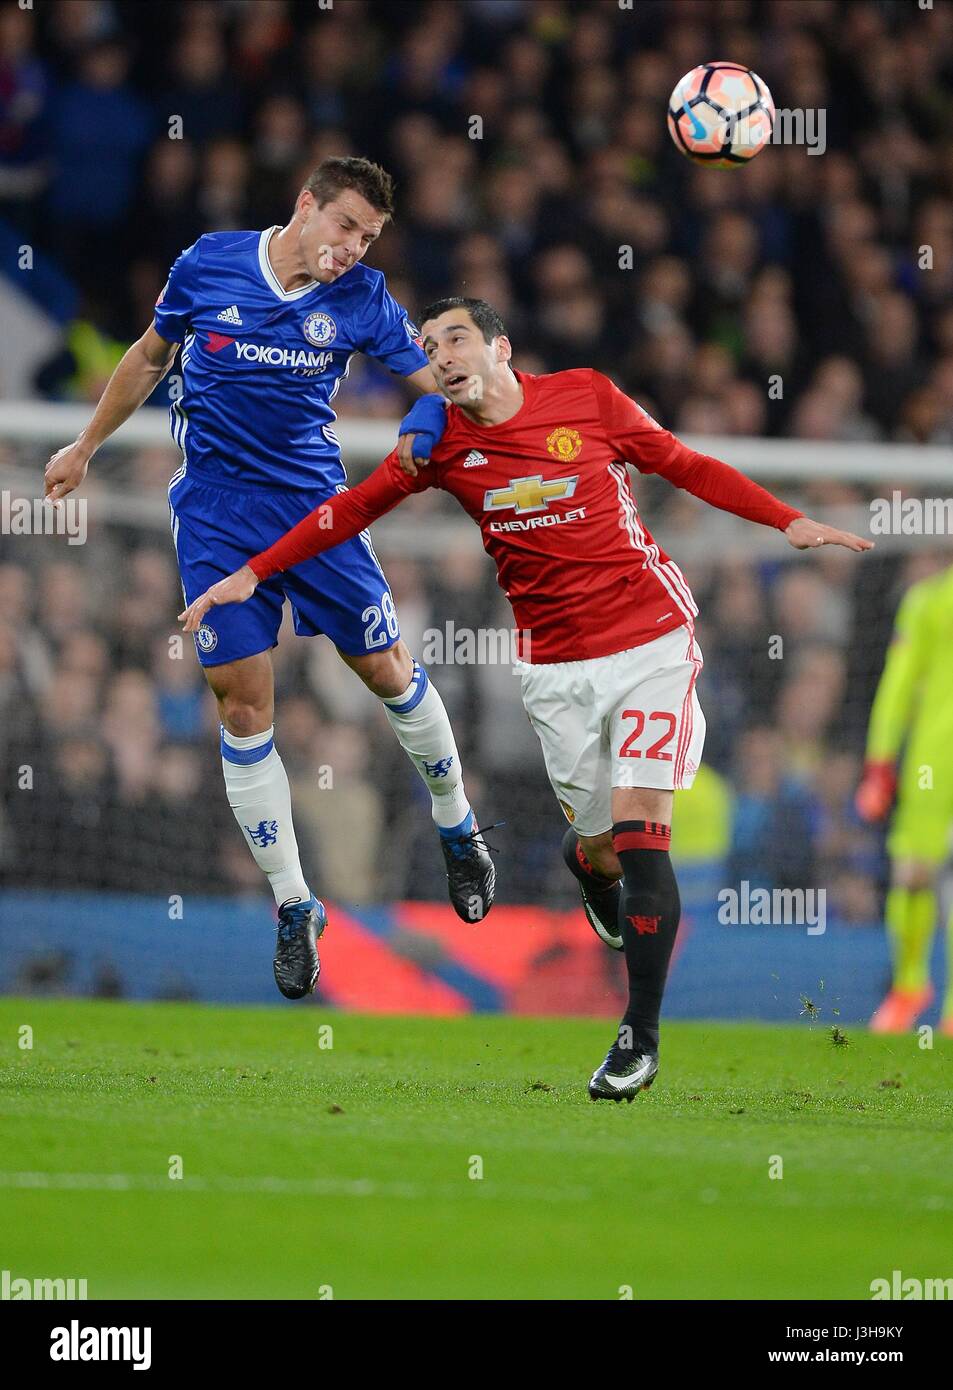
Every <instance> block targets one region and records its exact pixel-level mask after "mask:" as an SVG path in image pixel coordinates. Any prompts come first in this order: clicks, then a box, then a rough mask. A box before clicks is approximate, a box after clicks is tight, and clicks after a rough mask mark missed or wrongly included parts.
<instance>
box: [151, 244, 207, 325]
mask: <svg viewBox="0 0 953 1390" xmlns="http://www.w3.org/2000/svg"><path fill="white" fill-rule="evenodd" d="M199 245H200V243H199V242H198V241H196V242H193V244H192V245H191V246H189V247H188V248H187V249H186V250H185V251H183V252H182V254H181V256H180V257H179V258H178V260H177V261H176V263H175V265H174V266H173V267H172V269H171V270H170V271H169V278H168V280H166V282H165V287H164V289H163V290H162V293H161V294H160V295H159V298H158V299H157V300H156V308H155V324H156V332H157V333H158V335H159V337H160V338H164V339H165V340H166V342H167V343H182V342H184V341H185V335H186V333H188V331H189V325H190V324H191V321H192V312H193V308H194V304H195V289H196V282H197V272H198V259H199Z"/></svg>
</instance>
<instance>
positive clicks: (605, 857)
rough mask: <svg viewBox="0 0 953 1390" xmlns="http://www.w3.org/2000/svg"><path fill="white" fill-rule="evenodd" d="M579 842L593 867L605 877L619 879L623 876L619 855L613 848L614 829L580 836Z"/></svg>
mask: <svg viewBox="0 0 953 1390" xmlns="http://www.w3.org/2000/svg"><path fill="white" fill-rule="evenodd" d="M579 843H580V845H581V846H582V849H583V853H584V854H585V856H586V858H587V859H588V860H589V863H590V864H591V865H592V867H593V869H594V870H595V872H596V873H597V874H600V875H601V876H602V877H603V878H611V879H617V878H620V877H621V876H622V865H621V864H620V863H619V856H618V855H617V854H616V852H615V850H614V849H613V848H612V831H611V830H607V831H606V832H605V833H604V834H602V835H592V836H584V835H580V836H579Z"/></svg>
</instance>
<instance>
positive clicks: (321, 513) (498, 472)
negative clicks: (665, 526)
mask: <svg viewBox="0 0 953 1390" xmlns="http://www.w3.org/2000/svg"><path fill="white" fill-rule="evenodd" d="M421 334H422V339H423V345H424V351H425V352H426V354H427V357H428V360H429V362H430V366H431V370H432V372H433V375H434V379H435V380H436V383H437V386H438V387H439V389H440V391H441V392H442V393H443V394H444V396H445V397H447V398H448V400H449V402H450V405H449V408H448V409H447V419H446V428H445V431H444V433H443V436H442V438H441V439H440V441H439V443H438V444H437V445H436V447H435V448H434V450H433V455H432V460H431V462H430V463H429V465H428V466H427V467H426V468H424V469H423V471H420V470H418V469H417V467H416V464H415V462H414V458H413V457H412V455H411V445H410V443H409V441H408V442H407V443H405V444H404V445H403V446H402V447H401V451H400V453H398V451H397V450H395V451H394V452H393V453H391V454H390V455H389V456H388V457H387V458H386V459H385V460H384V462H383V463H382V464H381V465H380V467H379V468H377V469H376V471H375V472H374V473H372V474H371V475H370V477H369V478H367V479H366V480H365V481H364V482H363V483H361V484H360V485H359V486H358V487H356V488H353V489H352V490H351V491H349V492H346V493H342V494H341V495H339V496H337V497H333V498H332V499H330V501H328V502H326V503H325V504H324V505H323V506H321V507H318V508H316V509H315V511H314V512H312V513H311V515H310V516H309V517H307V518H306V519H305V520H304V521H302V522H300V523H299V524H298V525H297V526H295V527H294V528H293V529H292V530H290V531H289V532H288V533H287V535H285V536H284V537H282V539H281V540H279V541H277V542H276V543H275V544H274V545H272V546H270V547H269V548H268V549H267V550H265V551H263V552H262V553H261V554H259V555H256V556H255V557H254V558H252V559H251V560H249V563H248V564H247V565H244V566H243V567H242V568H241V569H240V570H238V571H236V573H235V574H233V575H230V576H229V577H228V578H227V579H224V580H221V581H220V582H219V583H218V584H215V585H213V586H212V588H210V589H209V590H208V592H207V593H205V594H203V595H202V596H201V597H200V598H198V599H196V600H195V601H194V602H193V603H191V604H190V605H189V607H188V608H187V609H186V610H185V612H184V613H183V614H181V615H180V616H181V619H182V621H183V622H184V624H185V627H186V629H187V630H188V631H194V630H195V629H196V627H197V626H198V625H199V623H200V622H201V621H202V617H203V615H204V614H205V613H206V612H207V611H208V609H209V608H210V607H212V606H213V605H215V604H224V603H234V602H243V601H244V600H245V599H247V598H248V597H249V596H250V595H251V594H252V593H253V592H254V590H255V586H256V585H257V584H258V583H259V582H260V581H262V580H264V579H267V578H268V577H269V576H270V575H273V574H276V573H278V572H279V571H282V570H285V569H287V568H288V567H289V566H292V565H296V564H299V563H301V562H302V561H304V560H305V559H307V558H308V557H309V556H312V555H316V554H318V553H319V552H321V551H324V550H327V549H328V548H329V547H330V546H334V545H337V544H339V543H340V542H341V541H344V540H346V539H347V537H349V536H353V535H356V534H357V533H358V532H359V531H360V530H361V529H362V528H363V527H365V526H367V525H368V523H369V522H372V521H374V520H376V519H377V518H378V517H380V516H382V515H383V514H384V513H385V512H388V511H390V509H391V508H392V507H394V506H396V505H397V503H398V502H401V501H402V500H403V499H404V498H405V497H407V496H408V495H409V494H410V493H413V492H420V491H422V490H423V489H424V488H428V487H439V488H443V489H444V490H445V491H447V492H450V493H452V494H453V496H454V497H456V498H457V500H458V501H459V502H460V503H461V505H462V506H463V507H464V509H465V510H466V511H467V512H468V513H469V514H470V516H472V517H473V519H474V521H476V522H477V524H478V525H479V526H480V528H481V530H482V532H483V544H484V547H485V549H486V550H487V552H488V553H489V554H490V555H491V556H492V557H493V559H494V560H495V561H496V565H497V570H498V574H499V582H500V585H501V586H502V588H503V589H504V590H505V592H506V594H507V596H508V597H509V599H510V602H511V603H512V605H513V612H514V616H515V618H516V625H517V628H518V629H519V630H520V644H521V645H520V648H519V650H520V657H521V658H522V662H523V669H522V698H523V703H524V705H525V707H526V711H527V713H528V715H529V717H530V720H531V722H532V724H533V726H534V728H535V729H536V732H537V734H538V735H539V740H540V743H541V744H542V748H543V756H544V759H545V762H546V770H547V773H548V775H549V778H550V781H551V783H552V785H553V789H554V791H555V793H556V795H557V797H558V798H559V801H560V804H561V805H562V807H563V809H564V811H565V813H566V815H567V818H568V819H569V821H570V822H571V827H572V828H571V830H570V831H569V832H568V834H567V837H566V844H565V846H564V849H565V851H566V852H567V862H568V863H569V867H570V868H571V869H572V871H573V872H574V873H575V874H576V876H577V877H578V878H579V879H580V881H581V883H582V885H583V894H584V901H585V902H586V906H587V913H588V914H589V917H590V920H591V921H592V922H593V925H597V924H598V926H597V929H598V927H599V926H601V927H602V930H601V931H600V935H602V937H603V939H604V940H609V941H610V944H619V942H620V940H621V945H622V948H623V949H624V951H625V959H626V966H627V971H628V984H629V1002H628V1007H627V1008H626V1011H625V1014H624V1016H623V1018H622V1022H621V1024H620V1027H619V1031H618V1035H617V1037H616V1039H615V1041H614V1042H613V1044H612V1047H611V1048H610V1049H609V1053H608V1055H607V1057H606V1059H605V1061H604V1062H603V1063H602V1065H601V1066H600V1067H598V1068H597V1070H596V1071H595V1073H594V1074H593V1076H592V1078H591V1080H590V1082H589V1094H590V1095H591V1096H592V1098H593V1099H594V1100H600V1099H609V1100H615V1101H618V1100H621V1099H623V1098H624V1099H626V1100H632V1098H633V1096H634V1095H635V1094H636V1092H638V1091H639V1090H641V1089H643V1088H644V1087H647V1086H650V1085H651V1084H652V1082H653V1081H654V1079H655V1075H656V1073H657V1071H658V1045H659V1011H660V1006H661V1001H662V993H663V990H664V986H665V977H666V974H667V971H668V963H669V958H670V956H671V952H672V946H673V944H674V941H675V934H676V931H677V928H678V921H679V915H680V903H679V894H678V887H677V884H676V881H675V875H674V873H673V871H672V864H671V860H670V858H669V844H670V838H671V821H672V792H673V789H674V788H676V787H688V786H691V784H692V781H693V779H694V776H695V772H696V770H697V767H698V763H699V760H700V758H701V752H702V744H703V741H704V733H705V720H704V717H703V715H702V712H701V707H700V705H699V703H698V696H697V693H696V690H695V685H696V681H697V678H698V674H699V672H700V671H701V668H702V655H701V652H700V650H699V647H698V642H697V641H696V639H695V629H694V621H695V616H696V614H697V612H698V610H697V608H696V606H695V602H694V599H693V598H692V594H691V591H690V589H689V587H688V584H687V583H686V581H685V578H684V576H683V575H682V573H681V571H680V570H679V568H678V566H677V565H676V564H675V563H674V562H673V561H672V560H670V559H669V557H668V556H667V555H666V554H665V552H664V551H663V550H661V548H660V547H659V546H658V545H657V544H656V542H655V541H654V540H653V539H652V537H651V535H650V534H649V532H648V531H647V529H646V528H645V526H644V524H643V522H642V520H641V517H640V516H639V512H638V508H637V506H636V502H635V498H634V496H633V494H632V489H631V485H630V480H629V474H628V472H627V470H626V464H627V463H632V464H634V465H635V467H636V468H637V469H638V470H639V472H640V473H658V474H661V475H662V476H663V477H665V478H668V479H669V481H670V482H672V483H674V484H675V485H676V486H677V487H680V488H684V489H686V490H687V491H689V492H692V493H694V494H695V495H696V496H697V497H701V498H703V499H704V501H706V502H709V503H711V504H712V505H713V506H716V507H721V508H722V509H723V510H725V511H730V512H735V513H736V514H737V515H739V516H743V517H746V518H747V519H748V520H750V521H757V522H760V523H762V524H763V525H766V526H774V527H777V528H778V530H780V531H782V532H783V533H784V535H785V537H786V539H787V540H788V542H789V543H790V544H791V545H792V546H794V547H795V549H797V550H806V549H810V548H813V547H815V546H820V545H825V544H836V545H843V546H846V547H847V548H848V549H850V550H869V549H870V546H871V542H870V541H866V540H862V539H861V538H860V537H858V536H854V535H851V534H850V533H849V532H846V531H837V530H834V528H832V527H830V526H825V525H823V524H822V523H820V522H816V521H810V520H808V518H807V517H805V516H804V515H803V514H802V513H801V512H799V511H797V510H795V509H794V508H793V507H788V506H785V504H784V503H783V502H780V501H779V500H778V499H777V498H776V497H773V496H772V495H771V493H769V492H766V491H765V490H764V488H762V487H759V486H758V485H757V483H754V482H752V481H751V480H750V479H748V478H746V477H744V476H743V475H742V474H740V473H738V472H736V471H735V469H733V468H730V467H729V466H728V465H727V464H725V463H721V462H720V461H719V460H718V459H714V458H708V457H707V456H706V455H704V454H698V453H695V451H694V450H692V449H689V448H687V447H686V446H685V445H684V444H682V443H681V442H680V441H679V440H677V439H676V438H675V437H674V436H673V435H671V434H670V433H669V432H668V431H667V430H664V429H662V428H661V426H659V425H658V424H656V422H655V421H654V420H653V419H652V418H651V417H650V416H649V415H647V414H646V413H645V411H644V410H642V409H640V407H639V406H637V405H636V404H635V402H634V401H631V400H630V399H629V398H628V397H627V396H625V395H623V394H622V392H621V391H619V390H618V389H617V388H616V387H615V386H614V385H613V384H612V382H611V381H610V380H609V379H608V378H607V377H605V376H603V375H601V374H600V373H599V372H596V371H593V370H591V369H588V368H580V369H575V370H572V371H564V372H555V373H553V374H552V375H550V376H531V375H529V374H528V373H525V372H517V371H514V370H513V369H512V368H511V366H510V358H511V355H512V348H511V345H510V341H509V339H508V338H507V336H506V333H505V331H504V327H503V323H502V321H501V319H500V317H499V315H498V314H497V313H496V311H495V310H494V309H492V308H491V307H490V305H488V304H487V303H485V301H483V300H478V299H466V298H450V299H442V300H440V301H438V302H437V303H436V304H431V305H430V307H429V308H428V309H427V310H425V312H424V315H423V322H422V326H421ZM412 448H413V452H414V453H417V454H419V453H420V452H421V450H420V448H419V447H418V445H417V444H416V443H415V444H414V445H413V446H412Z"/></svg>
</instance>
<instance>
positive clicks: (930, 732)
mask: <svg viewBox="0 0 953 1390" xmlns="http://www.w3.org/2000/svg"><path fill="white" fill-rule="evenodd" d="M951 639H953V566H951V567H950V568H948V569H944V570H943V571H941V572H940V573H939V574H935V575H931V576H930V577H929V578H928V579H923V580H921V581H920V582H919V583H916V584H914V585H912V586H911V588H910V589H908V591H907V593H906V594H905V596H904V598H903V600H902V601H901V604H900V607H899V609H898V612H897V620H896V624H895V627H894V634H893V640H892V642H891V645H890V648H889V650H888V652H887V660H886V663H885V665H884V670H883V675H882V676H881V678H880V684H879V686H878V687H877V694H876V697H875V699H874V703H873V709H872V710H871V715H870V727H869V729H868V733H867V761H866V765H865V768H864V777H863V780H862V782H861V785H860V788H859V789H858V792H857V810H858V812H859V814H860V815H861V817H862V818H863V819H864V820H866V821H871V822H873V821H879V820H883V819H884V817H885V816H886V815H887V812H888V811H889V810H890V806H891V803H892V802H893V800H894V796H895V795H896V808H895V810H894V813H893V818H892V820H891V824H890V832H889V835H888V837H887V852H888V854H889V856H890V888H889V890H888V892H887V907H886V919H887V930H888V933H889V936H890V943H891V949H892V953H893V985H892V987H891V989H890V992H889V993H888V995H887V997H886V999H884V1001H883V1003H882V1004H881V1005H880V1008H879V1009H878V1010H877V1012H876V1013H875V1014H874V1016H873V1018H872V1019H871V1020H870V1026H871V1028H872V1030H873V1031H874V1032H875V1033H905V1032H907V1031H908V1030H909V1029H911V1028H912V1027H913V1026H914V1024H915V1023H916V1021H917V1019H918V1018H919V1017H920V1015H921V1014H922V1013H923V1012H924V1011H925V1010H926V1009H927V1008H929V1006H930V1004H931V1003H932V1001H933V994H934V991H933V984H932V982H931V980H930V947H931V945H932V942H933V933H934V930H935V928H936V917H937V892H936V883H937V877H938V873H939V870H940V868H941V867H942V865H943V861H944V860H945V859H946V857H947V854H948V852H949V847H950V830H951V827H953V641H951ZM901 746H903V747H904V752H903V761H902V763H901V765H900V771H899V779H898V774H897V761H898V757H899V755H900V749H901ZM947 931H948V937H947V941H948V946H947V987H946V995H945V997H944V1000H943V1008H942V1015H941V1023H940V1031H941V1032H942V1033H944V1034H945V1035H946V1036H947V1037H953V970H951V969H950V962H951V961H953V913H951V916H950V921H949V923H948V926H947Z"/></svg>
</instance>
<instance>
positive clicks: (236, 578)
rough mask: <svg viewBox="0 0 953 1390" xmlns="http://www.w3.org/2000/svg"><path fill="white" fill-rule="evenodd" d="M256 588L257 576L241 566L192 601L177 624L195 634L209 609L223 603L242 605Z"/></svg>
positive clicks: (246, 567)
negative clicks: (182, 625)
mask: <svg viewBox="0 0 953 1390" xmlns="http://www.w3.org/2000/svg"><path fill="white" fill-rule="evenodd" d="M257 588H258V576H257V575H256V574H255V572H254V570H250V569H249V568H248V566H247V565H242V567H241V569H240V570H236V571H235V573H234V574H230V575H229V576H228V578H227V579H220V580H219V581H218V583H217V584H213V585H212V587H211V588H210V589H206V590H205V593H204V594H200V595H199V597H198V598H196V599H193V600H192V602H191V603H190V604H189V606H188V608H186V609H185V611H184V612H183V613H180V614H179V622H180V623H182V624H184V626H185V630H186V632H197V631H198V629H199V626H200V624H201V622H202V619H203V618H204V617H205V615H206V613H207V612H208V610H209V609H210V608H216V607H220V606H221V605H222V604H223V603H244V602H245V600H246V599H247V598H251V596H252V594H253V593H254V592H255V590H256V589H257Z"/></svg>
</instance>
